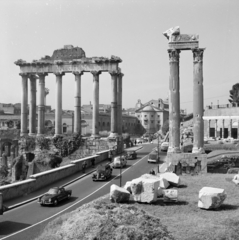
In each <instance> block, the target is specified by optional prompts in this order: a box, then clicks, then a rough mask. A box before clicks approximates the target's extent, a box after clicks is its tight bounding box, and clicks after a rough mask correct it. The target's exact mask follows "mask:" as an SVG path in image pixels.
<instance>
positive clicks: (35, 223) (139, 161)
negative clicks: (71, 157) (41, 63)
mask: <svg viewBox="0 0 239 240" xmlns="http://www.w3.org/2000/svg"><path fill="white" fill-rule="evenodd" d="M145 157H146V156H144V157H142V158H141V159H140V160H139V161H137V162H136V163H134V164H133V165H131V166H130V167H129V168H127V169H125V170H124V171H123V172H122V173H121V175H122V174H123V173H125V172H126V171H128V170H129V169H130V168H131V167H132V166H134V165H136V164H137V163H138V162H140V161H142V160H143V159H144V158H145ZM119 176H120V174H118V175H117V176H116V177H114V178H113V179H112V180H110V181H109V182H107V183H105V184H104V185H103V186H101V187H100V188H98V189H97V190H95V191H94V192H92V193H91V194H89V195H88V196H86V197H84V198H82V199H81V200H79V201H78V202H76V203H74V204H72V205H71V206H69V207H67V208H65V209H63V210H62V211H60V212H58V213H56V214H54V215H52V216H51V217H48V218H46V219H44V220H42V221H40V222H38V223H35V224H33V225H31V226H29V227H27V228H24V229H22V230H20V231H18V232H15V233H13V234H11V235H8V236H6V237H3V238H1V240H2V239H7V238H9V237H12V236H14V235H17V234H19V233H21V232H24V231H26V230H28V229H30V228H33V227H35V226H37V225H39V224H41V223H43V222H46V221H48V220H50V219H51V218H54V217H56V216H57V215H60V214H61V213H63V212H64V211H66V210H68V209H70V208H71V207H73V206H75V205H76V204H78V203H80V202H82V201H84V200H85V199H86V198H88V197H90V196H91V195H93V194H94V193H96V192H97V191H99V190H100V189H102V188H103V187H105V186H106V185H107V184H109V183H111V182H112V181H114V180H115V179H116V178H117V177H119Z"/></svg>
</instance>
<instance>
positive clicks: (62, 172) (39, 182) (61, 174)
mask: <svg viewBox="0 0 239 240" xmlns="http://www.w3.org/2000/svg"><path fill="white" fill-rule="evenodd" d="M108 156H109V150H106V151H102V152H98V153H97V155H93V156H90V157H86V158H82V159H78V160H74V161H71V164H68V165H66V166H62V167H58V168H55V169H51V170H49V171H45V172H42V173H37V174H34V175H31V176H30V178H29V179H27V180H24V181H20V182H17V183H12V184H8V185H5V186H1V187H0V192H1V193H2V195H3V200H4V201H6V200H9V199H13V198H17V197H20V196H23V195H27V194H29V193H31V192H34V191H36V190H38V189H40V188H42V187H44V186H47V185H49V184H50V183H53V182H56V181H58V180H60V179H63V178H65V177H68V176H71V175H72V174H74V173H76V172H78V171H81V170H82V168H81V166H82V162H83V161H86V163H87V167H91V166H92V165H91V159H92V158H95V163H99V162H102V161H104V160H106V159H108Z"/></svg>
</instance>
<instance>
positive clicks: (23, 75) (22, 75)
mask: <svg viewBox="0 0 239 240" xmlns="http://www.w3.org/2000/svg"><path fill="white" fill-rule="evenodd" d="M19 75H20V76H21V77H28V73H19Z"/></svg>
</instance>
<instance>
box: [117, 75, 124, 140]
mask: <svg viewBox="0 0 239 240" xmlns="http://www.w3.org/2000/svg"><path fill="white" fill-rule="evenodd" d="M123 76H124V74H123V73H119V75H118V77H117V125H118V130H117V132H118V134H119V135H120V136H121V135H122V78H123Z"/></svg>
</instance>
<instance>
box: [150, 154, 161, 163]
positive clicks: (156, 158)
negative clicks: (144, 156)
mask: <svg viewBox="0 0 239 240" xmlns="http://www.w3.org/2000/svg"><path fill="white" fill-rule="evenodd" d="M159 160H160V157H159V156H158V153H155V152H153V153H150V154H149V155H148V163H159Z"/></svg>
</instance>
